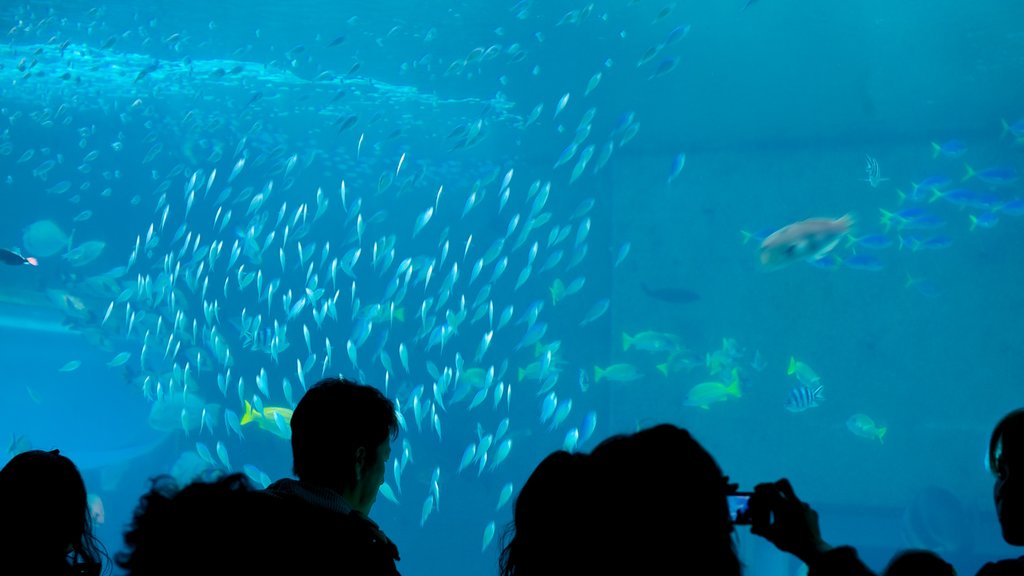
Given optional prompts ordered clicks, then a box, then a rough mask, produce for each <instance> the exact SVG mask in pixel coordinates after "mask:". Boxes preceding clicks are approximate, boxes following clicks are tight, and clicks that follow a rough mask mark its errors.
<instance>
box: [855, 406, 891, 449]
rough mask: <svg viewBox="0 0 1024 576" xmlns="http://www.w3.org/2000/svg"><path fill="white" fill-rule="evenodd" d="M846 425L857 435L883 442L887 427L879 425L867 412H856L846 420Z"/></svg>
mask: <svg viewBox="0 0 1024 576" xmlns="http://www.w3.org/2000/svg"><path fill="white" fill-rule="evenodd" d="M846 427H847V428H848V429H849V430H850V432H853V433H854V434H855V435H857V436H860V437H861V438H867V439H869V440H878V441H879V442H883V440H882V439H883V438H884V437H885V432H886V430H887V428H886V427H885V426H881V427H880V426H878V425H877V424H875V421H874V420H873V419H872V418H871V417H870V416H868V415H866V414H860V413H858V414H854V415H853V416H850V418H849V419H847V421H846Z"/></svg>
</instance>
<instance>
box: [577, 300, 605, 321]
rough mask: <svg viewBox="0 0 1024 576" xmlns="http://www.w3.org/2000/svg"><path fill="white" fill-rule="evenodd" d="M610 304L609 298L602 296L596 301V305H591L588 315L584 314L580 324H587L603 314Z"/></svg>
mask: <svg viewBox="0 0 1024 576" xmlns="http://www.w3.org/2000/svg"><path fill="white" fill-rule="evenodd" d="M610 304H611V301H610V300H609V299H608V298H602V299H600V300H598V301H597V302H594V305H593V306H591V307H590V310H589V311H587V314H586V316H584V317H583V320H581V321H580V326H586V325H587V324H590V323H591V322H593V321H594V320H597V319H598V318H600V317H601V316H603V315H604V313H605V312H607V311H608V307H609V305H610Z"/></svg>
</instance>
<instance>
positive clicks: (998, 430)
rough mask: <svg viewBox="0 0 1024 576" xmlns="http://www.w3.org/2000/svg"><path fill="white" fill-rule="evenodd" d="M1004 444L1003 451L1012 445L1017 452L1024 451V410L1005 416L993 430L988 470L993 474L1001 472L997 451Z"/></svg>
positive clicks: (990, 440)
mask: <svg viewBox="0 0 1024 576" xmlns="http://www.w3.org/2000/svg"><path fill="white" fill-rule="evenodd" d="M1000 443H1001V444H1002V450H1003V451H1004V452H1005V451H1006V446H1007V445H1010V446H1012V447H1013V449H1014V450H1016V451H1018V452H1019V451H1022V450H1024V408H1018V409H1016V410H1013V411H1012V412H1010V413H1008V414H1007V415H1006V416H1003V418H1002V420H1000V421H999V423H998V424H996V427H995V429H993V430H992V437H991V438H990V439H989V441H988V469H989V471H990V472H992V474H997V473H998V470H999V462H998V460H999V458H998V456H999V455H998V454H996V449H997V448H999V446H1000Z"/></svg>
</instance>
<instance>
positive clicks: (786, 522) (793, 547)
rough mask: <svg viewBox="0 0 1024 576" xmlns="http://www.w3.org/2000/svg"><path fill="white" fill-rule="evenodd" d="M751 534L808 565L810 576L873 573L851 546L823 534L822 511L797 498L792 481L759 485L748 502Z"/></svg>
mask: <svg viewBox="0 0 1024 576" xmlns="http://www.w3.org/2000/svg"><path fill="white" fill-rule="evenodd" d="M747 510H748V513H749V515H750V533H751V534H756V535H758V536H761V537H763V538H765V539H766V540H768V541H769V542H771V543H772V544H774V545H775V547H776V548H778V549H779V550H782V551H783V552H788V553H790V554H792V555H794V556H796V557H797V558H799V559H800V560H801V561H803V563H804V564H806V565H807V568H808V574H809V575H810V576H816V575H818V576H822V575H830V576H832V575H836V576H869V575H871V574H873V572H872V571H871V570H870V569H869V568H868V567H867V566H866V565H865V564H864V563H863V562H861V560H860V558H859V557H858V556H857V551H856V550H854V549H853V548H851V547H849V546H839V547H832V546H831V545H830V544H829V543H828V542H826V541H825V540H824V539H823V538H822V537H821V528H820V527H819V525H818V513H817V512H815V510H814V509H813V508H811V507H810V506H809V505H808V504H807V503H805V502H803V501H801V500H800V499H799V498H797V496H796V493H795V492H793V487H792V486H791V485H790V483H789V480H787V479H785V478H783V479H781V480H778V481H776V482H770V483H763V484H758V485H757V486H755V487H754V494H753V495H752V496H751V497H750V501H749V503H748V508H747Z"/></svg>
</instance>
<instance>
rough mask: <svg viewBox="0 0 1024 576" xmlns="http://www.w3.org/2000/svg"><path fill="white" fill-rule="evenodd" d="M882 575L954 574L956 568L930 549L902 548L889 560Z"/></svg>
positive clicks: (946, 575)
mask: <svg viewBox="0 0 1024 576" xmlns="http://www.w3.org/2000/svg"><path fill="white" fill-rule="evenodd" d="M882 576H956V570H955V569H953V565H952V564H950V563H949V562H946V561H945V560H943V559H942V557H941V556H939V555H938V554H936V553H935V552H932V551H931V550H904V551H902V552H900V553H898V554H896V555H895V556H893V557H892V560H889V564H888V565H887V566H886V567H885V570H884V571H882Z"/></svg>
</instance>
